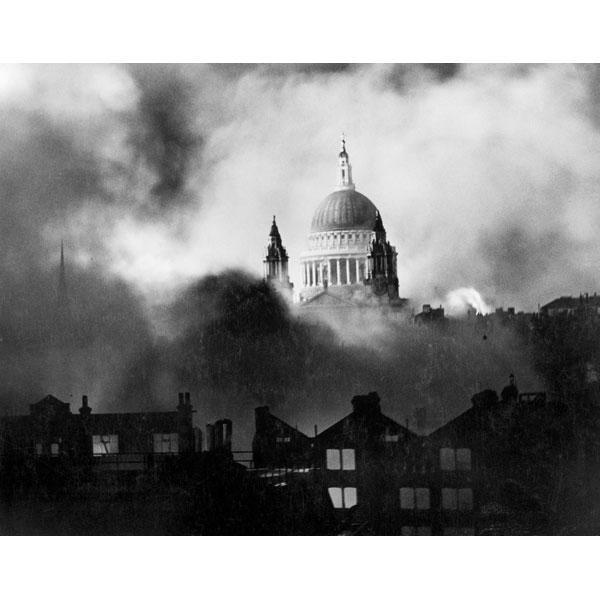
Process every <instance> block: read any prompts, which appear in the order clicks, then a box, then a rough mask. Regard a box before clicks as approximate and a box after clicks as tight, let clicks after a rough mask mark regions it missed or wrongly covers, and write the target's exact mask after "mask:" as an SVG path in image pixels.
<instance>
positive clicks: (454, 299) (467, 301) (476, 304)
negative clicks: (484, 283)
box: [446, 287, 492, 315]
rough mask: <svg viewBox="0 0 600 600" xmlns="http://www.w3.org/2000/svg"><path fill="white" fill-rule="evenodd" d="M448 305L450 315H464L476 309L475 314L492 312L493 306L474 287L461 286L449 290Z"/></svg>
mask: <svg viewBox="0 0 600 600" xmlns="http://www.w3.org/2000/svg"><path fill="white" fill-rule="evenodd" d="M446 305H447V307H448V314H450V315H464V314H467V313H468V312H469V311H474V314H479V315H487V314H489V313H491V312H492V308H491V307H490V306H488V305H487V304H486V303H485V302H484V300H483V298H482V297H481V294H480V293H479V292H478V291H477V290H476V289H474V288H472V287H469V288H466V287H461V288H458V289H456V290H452V291H450V292H448V294H447V296H446Z"/></svg>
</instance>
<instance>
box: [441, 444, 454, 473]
mask: <svg viewBox="0 0 600 600" xmlns="http://www.w3.org/2000/svg"><path fill="white" fill-rule="evenodd" d="M440 466H441V468H442V471H455V470H456V460H455V455H454V448H441V449H440Z"/></svg>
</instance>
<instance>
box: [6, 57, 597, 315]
mask: <svg viewBox="0 0 600 600" xmlns="http://www.w3.org/2000/svg"><path fill="white" fill-rule="evenodd" d="M598 82H599V78H598V70H597V69H596V68H595V67H592V66H570V65H550V66H545V65H540V66H529V65H518V66H492V65H473V66H469V65H467V66H459V67H455V66H452V65H430V66H419V65H408V66H406V65H395V66H390V65H356V66H345V65H317V66H311V65H296V66H289V65H267V66H248V65H222V66H203V65H156V66H151V65H149V66H127V65H107V66H102V65H80V66H77V65H72V66H71V65H60V66H51V65H40V66H11V65H3V66H1V67H0V110H1V111H2V114H3V116H4V118H3V119H2V121H1V123H0V131H1V133H2V135H1V136H0V165H1V169H0V193H1V194H2V203H1V209H0V210H1V211H2V214H1V215H0V217H1V221H0V234H1V236H0V238H1V240H0V249H1V250H2V259H1V260H2V270H3V272H7V270H10V271H14V270H17V269H22V268H23V266H24V265H27V266H30V267H31V268H32V269H33V270H35V269H42V270H49V269H52V268H55V267H56V261H57V256H58V249H59V246H60V239H61V238H64V239H65V247H66V248H67V252H68V256H69V258H70V260H73V261H75V262H77V263H78V264H79V265H80V266H81V267H84V268H85V267H86V266H87V265H94V266H96V267H97V268H100V269H101V270H103V271H104V272H105V273H106V274H107V275H109V276H116V277H118V278H123V279H125V280H126V281H127V282H129V283H131V284H133V285H134V286H135V288H137V289H138V290H139V291H140V292H141V293H142V294H144V296H145V297H146V298H147V299H148V300H150V301H151V302H156V301H162V300H163V299H169V298H170V297H171V295H172V293H173V292H174V291H175V290H177V289H178V288H179V287H180V286H182V285H183V284H187V283H189V282H190V281H191V280H193V279H195V278H197V277H198V276H201V275H205V274H207V273H214V272H218V271H219V270H221V269H223V268H225V267H232V266H233V267H242V268H245V269H247V270H249V271H250V272H253V273H256V274H261V273H262V257H263V252H264V247H265V243H266V237H267V234H268V232H269V226H270V222H271V218H272V215H273V214H276V215H277V221H278V224H279V227H280V231H281V234H282V236H283V241H284V244H285V245H286V246H287V249H288V252H289V255H290V271H291V276H292V279H293V281H294V283H295V284H296V287H297V288H298V287H300V283H301V282H300V269H299V260H298V259H299V254H300V252H301V251H302V250H303V249H304V245H305V241H306V236H307V234H308V232H309V228H310V222H311V218H312V214H313V211H314V210H315V208H316V206H317V204H318V203H319V201H320V200H321V199H322V198H323V197H325V196H326V195H327V194H328V193H329V192H330V191H332V189H333V186H334V185H335V176H336V157H337V152H338V148H339V135H340V132H341V131H344V132H345V133H346V136H347V140H348V142H347V147H348V151H349V154H350V159H351V162H352V165H353V174H354V179H355V183H356V185H357V189H358V190H359V191H360V192H362V193H363V194H365V195H366V196H368V197H369V198H370V199H371V200H372V201H373V202H374V203H375V204H376V206H377V207H378V208H379V209H380V211H381V213H382V215H383V220H384V224H385V226H386V228H387V231H388V238H389V239H390V240H391V241H392V243H393V244H395V246H396V248H397V250H398V267H399V280H400V293H401V295H402V296H404V297H409V298H414V299H415V301H416V302H417V303H420V302H421V301H440V302H442V301H445V298H446V294H447V293H448V292H449V291H451V290H454V289H456V288H463V287H470V286H472V287H474V288H475V289H477V290H478V291H479V292H480V293H481V294H482V295H483V297H484V299H485V300H486V302H487V303H488V304H490V305H491V306H500V305H504V306H509V305H514V306H516V307H517V308H524V309H534V308H535V307H536V306H537V304H538V303H542V304H543V303H545V302H547V301H549V300H551V299H552V298H553V297H555V296H556V295H560V294H579V293H580V292H582V291H583V292H585V291H589V292H593V291H594V290H595V289H597V288H600V286H599V285H598V284H599V283H600V282H599V279H600V272H599V271H598V269H597V268H596V264H597V263H598V261H599V260H600V247H599V246H598V243H597V231H598V227H599V225H600V209H599V208H598V200H597V189H598V183H599V182H600V131H599V128H598V123H599V115H600V113H599V110H598V107H599V102H598V90H599V87H598Z"/></svg>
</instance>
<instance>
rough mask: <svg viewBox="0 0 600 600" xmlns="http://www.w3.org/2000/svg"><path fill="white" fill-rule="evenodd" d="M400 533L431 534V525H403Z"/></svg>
mask: <svg viewBox="0 0 600 600" xmlns="http://www.w3.org/2000/svg"><path fill="white" fill-rule="evenodd" d="M400 535H431V527H425V526H420V527H410V526H407V525H405V526H404V527H402V529H401V530H400Z"/></svg>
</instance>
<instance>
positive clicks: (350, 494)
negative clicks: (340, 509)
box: [344, 487, 356, 508]
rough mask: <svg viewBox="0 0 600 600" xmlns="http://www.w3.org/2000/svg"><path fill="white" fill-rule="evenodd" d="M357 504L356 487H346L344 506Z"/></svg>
mask: <svg viewBox="0 0 600 600" xmlns="http://www.w3.org/2000/svg"><path fill="white" fill-rule="evenodd" d="M353 506H356V488H355V487H347V488H344V508H352V507H353Z"/></svg>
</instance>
